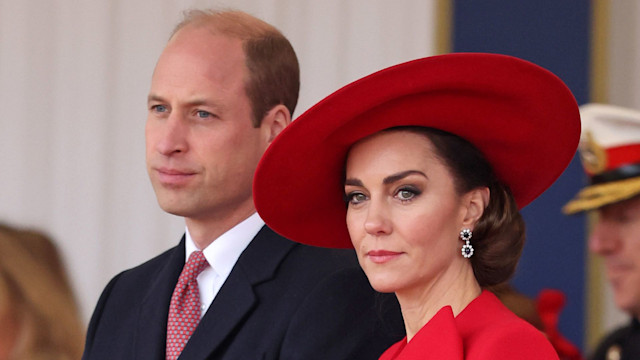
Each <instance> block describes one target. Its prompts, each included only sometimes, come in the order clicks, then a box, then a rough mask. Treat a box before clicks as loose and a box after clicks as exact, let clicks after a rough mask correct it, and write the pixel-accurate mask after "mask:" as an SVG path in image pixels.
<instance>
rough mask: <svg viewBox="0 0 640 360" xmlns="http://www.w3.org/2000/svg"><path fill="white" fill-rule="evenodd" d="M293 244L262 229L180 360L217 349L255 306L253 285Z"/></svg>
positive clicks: (272, 272) (270, 274)
mask: <svg viewBox="0 0 640 360" xmlns="http://www.w3.org/2000/svg"><path fill="white" fill-rule="evenodd" d="M294 245H295V244H294V243H293V242H291V241H289V240H286V239H284V238H282V237H280V236H278V235H277V234H275V233H274V232H273V231H272V230H271V229H269V228H267V227H266V226H265V227H263V228H262V230H260V232H259V233H258V234H257V235H256V237H255V238H254V239H253V240H252V241H251V243H250V244H249V246H247V248H246V249H245V250H244V252H243V253H242V255H241V256H240V258H239V259H238V262H237V263H236V264H235V266H234V267H233V270H232V271H231V273H230V274H229V277H228V278H227V280H226V281H225V283H224V285H223V286H222V288H221V289H220V292H218V294H217V295H216V298H215V299H214V301H213V303H212V304H211V306H210V307H209V310H208V311H207V313H206V314H205V315H204V317H203V318H202V320H201V321H200V324H199V325H198V327H197V328H196V331H195V332H194V333H193V336H192V337H191V339H190V340H189V342H188V343H187V345H186V346H185V348H184V350H183V351H182V354H181V356H180V358H184V359H205V358H207V356H209V355H210V354H211V353H213V352H214V351H216V350H218V349H219V347H220V345H221V344H222V343H223V342H224V341H225V339H226V338H227V337H228V336H229V334H231V333H232V332H233V330H234V329H235V328H237V327H239V326H241V325H242V322H243V319H246V318H247V316H248V315H249V314H250V313H251V311H252V309H253V308H254V307H256V306H258V300H257V298H256V296H255V292H254V289H253V288H254V286H255V285H257V284H259V283H261V282H264V281H267V280H269V279H271V278H273V277H274V276H275V273H276V270H277V268H278V265H279V264H280V263H281V262H282V260H283V259H284V258H285V256H286V254H287V253H288V252H289V251H290V250H291V249H292V248H293V246H294ZM183 262H184V260H183ZM165 318H166V316H165ZM165 324H166V319H165ZM165 326H166V325H165Z"/></svg>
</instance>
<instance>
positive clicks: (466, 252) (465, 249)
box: [460, 229, 473, 259]
mask: <svg viewBox="0 0 640 360" xmlns="http://www.w3.org/2000/svg"><path fill="white" fill-rule="evenodd" d="M472 235H473V234H472V233H471V230H470V229H462V231H460V240H462V241H464V242H465V244H464V245H462V256H464V257H465V258H466V259H468V258H470V257H471V256H473V246H471V244H470V243H469V240H471V236H472Z"/></svg>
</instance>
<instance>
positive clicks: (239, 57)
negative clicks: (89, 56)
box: [83, 11, 404, 360]
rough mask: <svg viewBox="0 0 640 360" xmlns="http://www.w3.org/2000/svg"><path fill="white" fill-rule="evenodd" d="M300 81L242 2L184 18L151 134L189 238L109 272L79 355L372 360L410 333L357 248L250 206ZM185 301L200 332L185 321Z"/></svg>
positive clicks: (159, 84) (154, 170) (166, 198)
mask: <svg viewBox="0 0 640 360" xmlns="http://www.w3.org/2000/svg"><path fill="white" fill-rule="evenodd" d="M298 89H299V71H298V62H297V58H296V55H295V53H294V51H293V49H292V47H291V45H290V43H289V42H288V40H287V39H286V38H284V36H283V35H282V34H281V33H280V32H278V30H276V29H275V28H273V27H272V26H271V25H269V24H266V23H264V22H263V21H261V20H258V19H256V18H254V17H252V16H249V15H247V14H245V13H242V12H237V11H223V12H210V11H193V12H190V13H188V14H187V15H186V17H185V20H184V21H183V22H182V23H181V24H179V25H178V27H177V28H176V30H175V31H174V33H173V35H172V36H171V38H170V40H169V42H168V44H167V46H166V48H165V49H164V51H163V53H162V55H161V56H160V59H159V60H158V63H157V65H156V68H155V71H154V74H153V78H152V83H151V91H150V94H149V99H148V109H149V114H148V118H147V125H146V130H145V135H146V147H147V150H146V158H147V170H148V173H149V177H150V179H151V183H152V185H153V188H154V190H155V193H156V196H157V199H158V203H159V204H160V206H161V207H162V209H163V210H165V211H167V212H169V213H171V214H175V215H178V216H182V217H184V218H185V222H186V233H185V236H184V237H183V238H182V240H181V242H180V244H178V246H176V247H175V248H173V249H170V250H168V251H167V252H165V253H163V254H161V255H159V256H158V257H156V258H154V259H151V260H150V261H148V262H146V263H144V264H142V265H140V266H138V267H136V268H133V269H130V270H127V271H125V272H123V273H121V274H119V275H117V276H116V277H115V278H114V279H113V280H111V282H110V283H109V284H108V285H107V287H106V288H105V290H104V292H103V294H102V296H101V297H100V300H99V302H98V304H97V306H96V309H95V312H94V314H93V316H92V319H91V323H90V325H89V330H88V333H87V342H86V348H85V352H84V356H83V358H84V359H134V358H135V359H165V358H166V359H175V358H177V357H178V356H179V357H180V359H243V360H252V359H376V358H377V357H378V355H379V354H381V353H382V352H383V351H384V350H385V349H386V348H387V347H389V346H390V345H391V344H392V343H394V342H395V341H397V340H399V339H400V338H402V337H403V335H404V334H403V333H402V332H403V330H402V329H403V325H402V320H401V317H400V313H399V308H398V307H397V303H396V301H395V298H394V297H389V296H387V295H382V294H376V293H374V291H373V290H372V289H371V287H370V285H369V283H368V281H367V279H366V277H365V276H364V274H363V272H362V271H361V270H360V268H359V267H358V265H357V262H356V261H355V256H354V255H353V253H352V252H351V251H347V250H329V249H320V248H312V247H308V246H304V245H300V244H296V243H293V242H290V241H289V240H287V239H284V238H282V237H280V236H279V235H277V234H276V233H274V232H273V231H272V230H270V229H269V228H268V227H266V226H264V222H263V221H262V220H261V219H260V217H259V216H258V215H257V213H256V212H255V208H254V205H253V197H252V179H253V173H254V171H255V168H256V166H257V163H258V161H259V159H260V157H261V156H262V154H263V152H264V151H265V150H266V148H267V147H268V146H269V144H270V143H271V141H272V140H273V139H274V137H275V136H276V135H278V133H280V132H281V131H282V130H283V129H284V128H285V127H286V126H287V125H288V124H289V123H290V121H291V114H292V113H293V110H294V108H295V105H296V102H297V96H298ZM291 180H292V181H295V179H291ZM282 186H287V184H282ZM309 191H313V189H309ZM282 201H305V199H282ZM309 206H313V204H309ZM193 255H197V256H193ZM192 258H199V259H200V260H193V261H194V262H192ZM187 259H188V260H187ZM204 259H206V261H205V260H204ZM195 261H199V262H198V263H197V265H193V264H195ZM185 263H186V266H185ZM194 266H195V267H197V269H198V270H197V271H195V273H194V274H193V277H191V278H189V274H191V273H190V272H189V271H187V270H189V269H191V268H192V267H194ZM183 268H184V270H183ZM202 269H204V270H202ZM183 277H184V279H187V280H184V281H183ZM179 278H180V281H179ZM188 279H190V280H188ZM176 284H178V285H176ZM184 284H188V285H184ZM185 294H187V295H185ZM194 294H195V295H194ZM189 296H195V300H194V301H193V302H190V301H191V300H185V299H194V297H189ZM185 304H190V305H189V306H191V307H189V311H188V314H190V315H188V316H193V317H194V319H195V320H193V319H192V320H185V321H186V322H187V323H189V324H192V325H193V327H195V330H193V332H191V331H192V330H189V331H186V330H185V331H183V330H182V328H181V327H182V325H183V323H182V321H183V319H184V318H183V316H187V315H185V314H186V313H185V312H184V311H185V310H183V309H185V308H187V307H188V306H187V305H185ZM194 304H195V305H194ZM176 314H178V315H176ZM193 321H195V323H193ZM176 324H177V325H176ZM189 326H191V325H189ZM168 329H170V330H168ZM174 329H179V330H177V331H174ZM176 332H177V333H178V335H176ZM185 333H186V335H185ZM167 334H170V335H169V336H168V335H167ZM176 336H177V337H178V338H179V337H184V342H183V343H182V344H181V345H176V347H174V345H173V344H174V341H178V342H179V340H176ZM169 344H171V345H169Z"/></svg>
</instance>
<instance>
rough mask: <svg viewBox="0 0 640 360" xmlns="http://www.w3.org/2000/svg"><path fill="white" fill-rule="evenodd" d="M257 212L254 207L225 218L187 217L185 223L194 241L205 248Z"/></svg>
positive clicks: (199, 247)
mask: <svg viewBox="0 0 640 360" xmlns="http://www.w3.org/2000/svg"><path fill="white" fill-rule="evenodd" d="M255 212H256V211H255V209H253V210H252V211H248V212H242V213H234V214H230V215H229V216H225V217H223V218H202V219H201V218H185V223H186V225H187V228H188V229H189V234H190V235H191V239H193V242H194V243H195V244H196V246H197V247H198V249H200V250H204V249H205V248H206V247H207V246H209V245H210V244H211V243H212V242H213V241H214V240H215V239H217V238H218V237H220V235H222V234H224V233H225V232H227V231H229V230H230V229H232V228H233V227H234V226H236V225H238V224H239V223H241V222H242V221H244V220H246V219H247V218H248V217H249V216H251V215H253V214H254V213H255Z"/></svg>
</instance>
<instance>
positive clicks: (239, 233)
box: [184, 213, 264, 277]
mask: <svg viewBox="0 0 640 360" xmlns="http://www.w3.org/2000/svg"><path fill="white" fill-rule="evenodd" d="M263 226H264V221H263V220H262V218H260V216H259V215H258V213H253V215H251V216H249V217H248V218H246V219H245V220H243V221H242V222H241V223H239V224H238V225H236V226H234V227H233V228H231V229H229V230H228V231H227V232H225V233H224V234H222V235H220V236H219V237H218V238H217V239H215V240H214V241H213V242H211V244H209V246H207V247H206V248H205V249H204V250H202V253H203V254H204V257H205V258H206V259H207V262H208V263H209V265H210V266H211V267H212V268H213V270H214V271H215V272H216V273H217V274H218V275H220V276H223V277H227V276H228V275H229V273H230V272H231V270H232V269H233V266H234V265H235V263H236V261H237V260H238V258H239V257H240V254H242V252H243V251H244V249H245V248H246V247H247V246H248V245H249V243H250V242H251V240H253V238H254V237H255V236H256V235H257V234H258V232H259V231H260V229H262V227H263ZM185 232H186V235H185V238H186V239H185V260H184V261H185V263H186V262H187V260H188V259H189V255H191V253H192V252H194V251H196V250H198V248H197V246H196V244H195V243H194V242H193V239H192V238H191V234H190V233H189V228H186V231H185Z"/></svg>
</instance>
